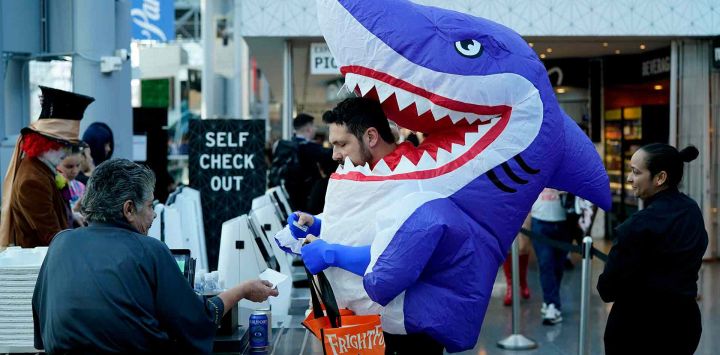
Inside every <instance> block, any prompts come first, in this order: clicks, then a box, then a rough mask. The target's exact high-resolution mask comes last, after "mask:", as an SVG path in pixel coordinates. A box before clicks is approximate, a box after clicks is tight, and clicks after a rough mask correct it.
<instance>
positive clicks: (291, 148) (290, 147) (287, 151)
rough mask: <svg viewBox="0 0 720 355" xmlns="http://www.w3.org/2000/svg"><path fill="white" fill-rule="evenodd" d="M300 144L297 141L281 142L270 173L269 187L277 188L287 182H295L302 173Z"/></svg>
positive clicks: (275, 153) (274, 154)
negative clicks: (299, 155) (299, 156)
mask: <svg viewBox="0 0 720 355" xmlns="http://www.w3.org/2000/svg"><path fill="white" fill-rule="evenodd" d="M298 146H299V144H298V142H296V141H295V140H284V139H282V140H279V141H278V143H277V147H275V152H274V153H273V159H272V162H271V163H270V169H269V172H268V187H275V186H279V185H281V184H283V182H286V181H293V180H295V179H294V177H297V176H298V175H299V173H300V159H298Z"/></svg>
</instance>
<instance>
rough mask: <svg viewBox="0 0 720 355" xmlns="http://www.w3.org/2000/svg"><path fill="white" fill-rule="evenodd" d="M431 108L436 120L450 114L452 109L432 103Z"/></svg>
mask: <svg viewBox="0 0 720 355" xmlns="http://www.w3.org/2000/svg"><path fill="white" fill-rule="evenodd" d="M430 109H431V110H432V113H433V116H434V117H435V121H437V120H439V119H441V118H443V117H445V116H447V115H449V114H450V110H448V109H446V108H444V107H442V106H439V105H432V107H431V108H430Z"/></svg>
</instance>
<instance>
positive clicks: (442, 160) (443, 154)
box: [437, 148, 453, 165]
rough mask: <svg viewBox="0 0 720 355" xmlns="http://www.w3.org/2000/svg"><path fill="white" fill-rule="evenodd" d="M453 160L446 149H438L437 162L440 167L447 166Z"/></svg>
mask: <svg viewBox="0 0 720 355" xmlns="http://www.w3.org/2000/svg"><path fill="white" fill-rule="evenodd" d="M452 159H453V156H452V154H450V152H448V151H447V150H445V149H442V148H438V151H437V162H438V165H445V164H447V163H449V162H450V161H451V160H452Z"/></svg>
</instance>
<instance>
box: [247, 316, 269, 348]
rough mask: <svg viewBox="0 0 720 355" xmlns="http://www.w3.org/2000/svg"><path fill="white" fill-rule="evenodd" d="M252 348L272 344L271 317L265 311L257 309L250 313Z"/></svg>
mask: <svg viewBox="0 0 720 355" xmlns="http://www.w3.org/2000/svg"><path fill="white" fill-rule="evenodd" d="M248 328H249V330H250V348H253V349H258V348H267V347H269V346H270V318H269V317H268V314H267V313H266V312H265V311H262V310H257V311H254V312H253V313H252V314H251V315H250V325H249V327H248Z"/></svg>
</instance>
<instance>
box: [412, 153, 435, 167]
mask: <svg viewBox="0 0 720 355" xmlns="http://www.w3.org/2000/svg"><path fill="white" fill-rule="evenodd" d="M436 165H437V163H436V162H435V160H434V159H433V158H432V157H431V156H430V154H429V153H428V152H427V150H426V151H424V152H423V154H422V156H421V157H420V161H419V162H418V165H417V168H418V170H430V169H432V168H434V167H435V166H436Z"/></svg>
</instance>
